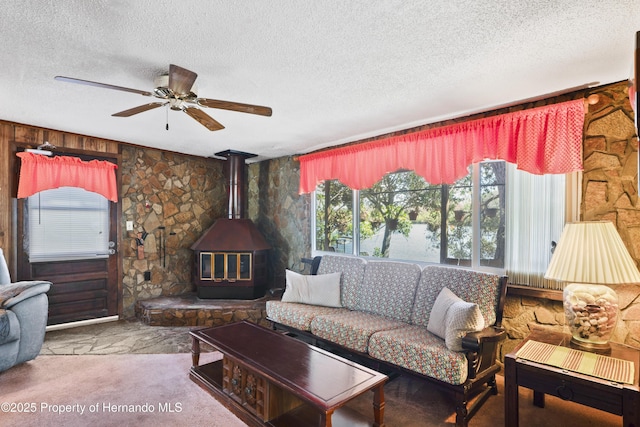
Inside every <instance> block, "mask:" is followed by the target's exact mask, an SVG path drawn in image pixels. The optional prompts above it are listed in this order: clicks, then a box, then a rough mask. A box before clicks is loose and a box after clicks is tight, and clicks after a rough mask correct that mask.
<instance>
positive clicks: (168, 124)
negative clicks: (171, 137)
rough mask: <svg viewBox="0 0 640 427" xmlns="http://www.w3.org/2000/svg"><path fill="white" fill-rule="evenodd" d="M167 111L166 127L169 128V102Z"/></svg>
mask: <svg viewBox="0 0 640 427" xmlns="http://www.w3.org/2000/svg"><path fill="white" fill-rule="evenodd" d="M166 112H167V126H166V127H165V129H167V130H169V104H167V108H166Z"/></svg>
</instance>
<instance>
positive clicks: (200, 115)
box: [183, 107, 224, 131]
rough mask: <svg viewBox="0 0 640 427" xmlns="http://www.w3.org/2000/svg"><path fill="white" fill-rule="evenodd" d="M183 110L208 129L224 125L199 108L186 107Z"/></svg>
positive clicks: (216, 128)
mask: <svg viewBox="0 0 640 427" xmlns="http://www.w3.org/2000/svg"><path fill="white" fill-rule="evenodd" d="M183 111H184V112H185V113H187V114H188V115H190V116H191V117H193V118H194V119H196V120H197V121H198V122H199V123H200V124H201V125H202V126H204V127H206V128H207V129H209V130H210V131H214V130H221V129H224V126H222V125H221V124H220V123H218V122H217V121H216V120H214V119H213V118H211V116H209V115H208V114H207V113H205V112H204V111H202V110H200V109H199V108H195V107H187V108H185V109H184V110H183Z"/></svg>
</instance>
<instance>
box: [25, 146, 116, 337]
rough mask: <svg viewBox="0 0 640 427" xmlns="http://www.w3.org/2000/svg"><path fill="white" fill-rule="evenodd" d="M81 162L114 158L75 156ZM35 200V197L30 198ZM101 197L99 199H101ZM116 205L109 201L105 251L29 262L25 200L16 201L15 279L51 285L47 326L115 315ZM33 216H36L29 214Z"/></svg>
mask: <svg viewBox="0 0 640 427" xmlns="http://www.w3.org/2000/svg"><path fill="white" fill-rule="evenodd" d="M74 156H76V157H81V158H82V159H83V160H92V159H98V160H107V161H111V162H113V163H116V164H117V163H118V161H117V160H118V159H117V158H109V157H97V156H86V155H78V154H74ZM32 197H35V196H32ZM100 197H101V196H100ZM118 209H119V205H118V204H116V203H113V202H108V225H107V229H108V234H109V236H108V249H107V251H102V252H103V253H98V254H95V256H86V257H84V258H82V259H66V260H51V261H34V262H32V261H31V260H30V259H29V248H28V246H29V237H30V236H29V225H28V215H29V212H28V211H29V208H28V200H27V199H18V206H17V224H18V227H17V228H18V230H17V236H18V242H17V253H18V263H17V270H18V271H17V275H18V280H47V281H50V282H52V283H53V285H52V286H51V289H50V291H49V292H48V293H47V295H48V297H49V319H48V322H47V323H48V324H49V325H54V324H60V323H67V322H74V321H79V320H88V319H95V318H100V317H107V316H113V315H118V314H119V313H118V311H119V306H120V305H121V303H120V300H119V299H120V298H121V297H120V294H121V293H120V285H119V267H118V266H119V261H118V258H119V257H118V251H117V249H118V248H117V242H118V239H117V236H118V227H117V225H118ZM32 214H35V213H32Z"/></svg>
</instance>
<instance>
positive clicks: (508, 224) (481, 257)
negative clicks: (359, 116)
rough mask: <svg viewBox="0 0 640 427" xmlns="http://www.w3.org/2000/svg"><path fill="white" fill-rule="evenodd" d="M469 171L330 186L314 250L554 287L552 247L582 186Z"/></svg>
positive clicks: (511, 170)
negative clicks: (361, 186) (464, 269)
mask: <svg viewBox="0 0 640 427" xmlns="http://www.w3.org/2000/svg"><path fill="white" fill-rule="evenodd" d="M469 171H470V173H469V175H467V176H466V177H465V178H463V179H461V180H459V181H458V182H456V183H454V184H453V185H431V184H429V183H427V182H425V181H424V179H422V178H421V177H420V176H418V175H416V174H415V173H413V172H411V171H399V172H395V173H391V174H387V175H386V176H385V177H384V178H383V179H382V180H380V181H379V182H378V183H376V184H375V185H374V186H372V187H371V188H368V189H366V190H360V191H353V190H350V189H349V188H347V187H346V186H344V185H342V184H341V183H340V182H338V181H325V182H324V183H322V184H320V185H319V186H318V187H317V189H316V192H315V196H314V198H313V201H314V204H315V224H314V229H315V239H314V243H315V247H314V248H313V250H314V252H315V253H318V252H325V251H329V252H340V253H346V254H354V255H355V254H357V255H361V256H370V257H384V258H391V259H399V260H409V261H418V262H424V263H440V264H451V265H460V266H469V267H473V268H481V269H485V268H486V269H498V270H499V271H500V272H501V273H505V272H506V274H507V275H508V276H509V279H510V282H511V283H516V284H523V285H529V286H534V287H551V288H553V287H554V285H553V284H552V283H549V281H547V280H545V279H544V277H543V276H544V273H545V271H546V268H547V266H548V264H549V261H550V259H551V251H550V249H551V242H552V241H554V240H555V241H557V240H558V239H559V238H560V234H561V233H562V228H563V226H564V222H565V217H566V218H567V220H569V221H572V220H574V221H575V220H577V219H578V218H577V216H576V214H575V213H573V214H571V215H565V203H573V204H576V202H575V201H574V202H571V198H572V197H573V196H572V194H573V193H576V194H579V192H580V184H579V181H576V182H577V183H576V182H574V183H573V184H569V182H568V181H567V185H568V186H567V187H566V188H565V175H561V174H558V175H532V174H530V173H527V172H522V171H518V170H517V169H516V166H515V165H512V164H509V163H506V162H503V161H486V162H482V163H479V164H476V165H473V166H470V167H469ZM573 179H574V178H572V180H573ZM578 179H579V177H578ZM565 195H567V196H565ZM577 205H578V206H579V202H578V203H577Z"/></svg>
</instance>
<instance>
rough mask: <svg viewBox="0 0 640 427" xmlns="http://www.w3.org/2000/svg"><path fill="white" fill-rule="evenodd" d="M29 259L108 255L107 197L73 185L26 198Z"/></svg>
mask: <svg viewBox="0 0 640 427" xmlns="http://www.w3.org/2000/svg"><path fill="white" fill-rule="evenodd" d="M27 216H28V226H29V232H28V236H29V242H28V253H29V261H30V262H39V261H40V262H42V261H60V260H68V259H86V258H96V257H107V256H108V251H109V201H108V200H107V199H106V198H105V197H104V196H101V195H100V194H97V193H93V192H90V191H86V190H83V189H81V188H76V187H61V188H57V189H53V190H45V191H41V192H39V193H36V194H34V195H33V196H30V197H29V198H28V199H27Z"/></svg>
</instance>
